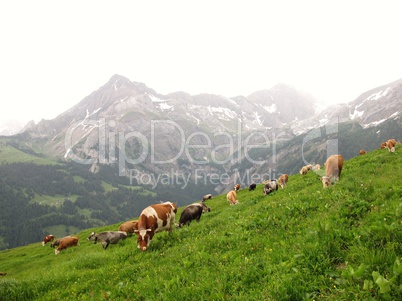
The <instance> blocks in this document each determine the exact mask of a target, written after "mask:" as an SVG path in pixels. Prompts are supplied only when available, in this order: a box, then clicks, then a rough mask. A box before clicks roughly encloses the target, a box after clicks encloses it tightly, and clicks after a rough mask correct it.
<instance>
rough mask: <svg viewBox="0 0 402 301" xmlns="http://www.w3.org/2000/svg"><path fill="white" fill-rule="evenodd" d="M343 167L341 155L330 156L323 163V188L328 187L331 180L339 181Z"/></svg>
mask: <svg viewBox="0 0 402 301" xmlns="http://www.w3.org/2000/svg"><path fill="white" fill-rule="evenodd" d="M342 167H343V157H342V155H332V156H330V157H329V158H328V159H327V161H326V162H325V176H324V177H322V178H321V181H322V185H323V187H324V188H326V187H328V186H329V185H330V184H331V182H332V180H334V181H339V178H340V177H341V172H342Z"/></svg>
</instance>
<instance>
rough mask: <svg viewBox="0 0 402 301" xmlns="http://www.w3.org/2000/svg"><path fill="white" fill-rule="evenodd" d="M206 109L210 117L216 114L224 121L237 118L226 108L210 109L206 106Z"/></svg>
mask: <svg viewBox="0 0 402 301" xmlns="http://www.w3.org/2000/svg"><path fill="white" fill-rule="evenodd" d="M207 108H208V111H209V113H210V114H211V115H214V114H216V113H218V115H219V118H220V119H223V120H226V121H228V120H230V119H234V118H236V117H237V114H236V113H235V112H233V111H232V110H230V109H228V108H223V107H211V106H208V107H207Z"/></svg>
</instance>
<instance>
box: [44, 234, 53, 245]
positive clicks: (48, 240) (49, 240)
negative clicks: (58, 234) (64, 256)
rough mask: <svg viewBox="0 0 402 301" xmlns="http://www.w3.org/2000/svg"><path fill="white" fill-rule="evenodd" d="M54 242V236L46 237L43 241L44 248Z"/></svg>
mask: <svg viewBox="0 0 402 301" xmlns="http://www.w3.org/2000/svg"><path fill="white" fill-rule="evenodd" d="M53 240H54V236H53V235H52V234H49V235H46V236H45V237H44V238H43V240H42V246H45V245H46V244H47V243H48V242H51V241H53Z"/></svg>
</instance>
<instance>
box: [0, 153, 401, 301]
mask: <svg viewBox="0 0 402 301" xmlns="http://www.w3.org/2000/svg"><path fill="white" fill-rule="evenodd" d="M401 166H402V148H401V147H399V148H397V152H396V153H389V152H388V151H387V150H375V151H372V152H369V153H368V154H366V155H363V156H358V157H355V158H352V159H350V160H348V161H346V162H345V164H344V169H343V172H342V176H341V181H340V182H339V183H336V184H335V185H333V186H331V187H330V188H327V189H323V188H322V184H321V182H320V180H319V176H318V175H317V174H315V173H313V172H310V173H308V174H307V175H306V176H301V175H292V176H290V177H289V183H288V186H287V187H286V188H285V189H283V190H281V189H280V190H278V191H276V192H274V193H272V194H271V195H268V196H265V197H264V196H262V185H258V186H257V190H255V191H253V192H249V191H248V189H246V188H244V189H243V190H241V191H240V192H239V193H238V199H239V201H240V204H238V205H236V206H230V205H228V203H227V201H226V197H225V196H224V195H221V196H216V197H214V198H213V199H212V200H208V201H207V204H208V206H210V207H211V212H209V213H206V214H204V215H203V216H202V218H201V221H200V222H199V223H196V222H193V223H192V224H191V225H190V226H189V227H187V226H186V227H184V228H182V229H175V230H174V231H173V232H172V233H170V234H169V233H166V232H164V233H157V234H156V235H155V237H154V239H153V241H152V242H151V246H150V249H149V250H148V251H146V252H141V251H139V250H138V249H137V245H136V238H135V237H130V238H128V239H126V240H125V241H122V242H120V243H119V244H117V245H111V246H110V247H109V249H108V250H106V251H105V250H103V249H102V247H101V246H100V245H94V244H92V243H90V242H88V241H87V240H86V237H88V235H89V234H90V232H92V231H93V230H96V231H102V230H109V229H112V230H113V229H116V230H117V227H118V224H114V225H110V226H107V227H102V228H96V229H87V230H85V231H82V232H80V233H78V236H79V239H80V245H79V246H78V247H74V248H70V249H67V250H64V251H62V252H61V253H60V254H59V255H57V256H55V255H54V250H53V249H51V248H50V247H49V246H45V247H42V246H41V244H40V242H38V243H35V244H31V245H28V246H25V247H19V248H15V249H11V250H6V251H2V252H0V272H6V273H7V275H6V276H0V300H401V299H402V282H401V275H402V265H401V261H402V185H401V180H400V179H401V178H402V168H401ZM181 210H182V208H181V209H180V211H179V213H178V216H177V217H176V220H178V219H179V216H180V212H181Z"/></svg>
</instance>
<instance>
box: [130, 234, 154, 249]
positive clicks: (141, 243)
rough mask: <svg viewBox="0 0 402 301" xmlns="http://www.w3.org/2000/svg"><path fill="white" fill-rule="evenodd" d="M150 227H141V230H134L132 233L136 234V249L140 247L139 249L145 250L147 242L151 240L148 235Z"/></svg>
mask: <svg viewBox="0 0 402 301" xmlns="http://www.w3.org/2000/svg"><path fill="white" fill-rule="evenodd" d="M151 231H152V229H142V230H134V233H135V234H137V242H138V245H137V247H138V249H141V251H146V250H147V248H148V246H149V243H150V242H151V237H150V235H149V232H151Z"/></svg>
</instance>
